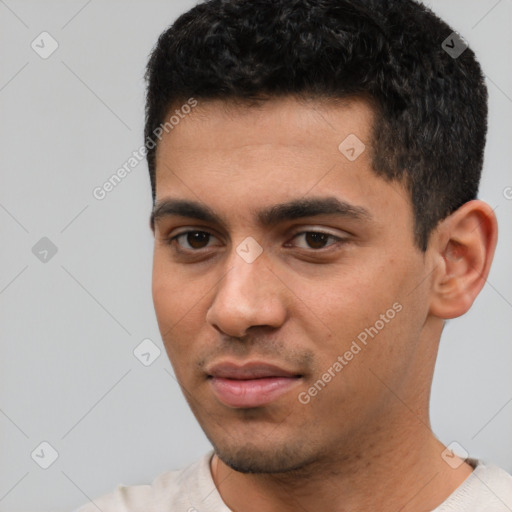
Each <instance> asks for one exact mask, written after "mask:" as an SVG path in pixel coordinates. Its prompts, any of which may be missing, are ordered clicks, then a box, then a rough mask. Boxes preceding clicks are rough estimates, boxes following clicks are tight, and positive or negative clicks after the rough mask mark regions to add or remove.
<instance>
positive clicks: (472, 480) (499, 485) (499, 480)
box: [434, 460, 512, 512]
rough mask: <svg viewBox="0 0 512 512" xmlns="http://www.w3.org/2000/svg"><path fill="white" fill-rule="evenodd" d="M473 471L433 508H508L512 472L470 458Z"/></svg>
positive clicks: (511, 506) (505, 511)
mask: <svg viewBox="0 0 512 512" xmlns="http://www.w3.org/2000/svg"><path fill="white" fill-rule="evenodd" d="M472 462H473V464H472V465H473V466H474V467H475V469H474V471H473V473H471V475H469V477H468V478H467V479H466V480H465V481H464V482H463V483H462V484H461V485H460V487H459V488H458V489H456V490H455V491H454V492H453V494H452V495H451V496H449V497H448V499H447V500H446V501H445V502H444V503H443V504H442V505H441V506H439V507H438V508H436V509H435V511H434V512H452V511H457V512H466V511H468V512H510V510H512V476H511V475H510V474H509V473H507V472H506V471H505V470H503V469H501V468H500V467H498V466H495V465H493V464H487V463H484V462H482V461H478V460H473V461H472Z"/></svg>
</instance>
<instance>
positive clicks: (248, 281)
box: [206, 251, 287, 337]
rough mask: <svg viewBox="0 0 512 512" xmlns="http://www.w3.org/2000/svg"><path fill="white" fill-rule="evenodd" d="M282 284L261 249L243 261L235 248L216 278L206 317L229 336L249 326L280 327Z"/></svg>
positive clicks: (283, 310)
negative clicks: (255, 257) (256, 256)
mask: <svg viewBox="0 0 512 512" xmlns="http://www.w3.org/2000/svg"><path fill="white" fill-rule="evenodd" d="M285 293H286V286H285V285H284V284H283V282H282V281H281V280H280V279H279V278H278V277H277V276H276V275H275V273H274V272H273V271H272V270H271V268H270V267H269V265H268V260H267V258H265V256H264V253H263V254H261V255H260V256H259V257H258V258H257V259H256V260H255V261H253V262H252V263H247V262H246V261H245V260H244V259H243V258H241V257H240V256H239V255H238V254H237V253H236V252H235V251H233V255H232V257H231V258H230V259H229V261H228V263H227V272H226V273H225V275H224V276H223V278H222V279H221V280H220V281H219V283H218V285H217V289H216V291H215V295H214V298H213V302H212V304H211V306H210V308H209V309H208V312H207V314H206V321H207V322H208V323H209V324H210V325H212V326H213V327H214V328H216V329H217V330H219V331H220V332H222V333H223V334H226V335H228V336H230V337H243V336H245V335H246V332H247V330H249V329H250V328H251V327H256V326H258V327H261V326H265V327H273V328H278V327H280V326H281V325H282V324H283V323H284V321H285V319H286V314H287V313H286V307H285Z"/></svg>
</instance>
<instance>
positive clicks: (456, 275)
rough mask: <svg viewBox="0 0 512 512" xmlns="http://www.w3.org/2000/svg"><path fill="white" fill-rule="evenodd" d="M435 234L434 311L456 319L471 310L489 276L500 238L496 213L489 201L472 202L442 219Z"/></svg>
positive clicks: (432, 302) (431, 244)
mask: <svg viewBox="0 0 512 512" xmlns="http://www.w3.org/2000/svg"><path fill="white" fill-rule="evenodd" d="M432 235H433V236H432V238H431V241H430V242H431V243H430V244H429V245H430V247H429V250H431V251H433V254H432V257H433V260H434V264H435V271H434V273H433V281H432V290H431V301H430V313H431V314H432V315H434V316H437V317H439V318H443V319H448V318H456V317H458V316H461V315H463V314H464V313H466V312H467V311H468V310H469V308H470V307H471V305H472V304H473V302H474V300H475V299H476V296H477V295H478V294H479V293H480V290H481V289H482V288H483V286H484V284H485V281H486V279H487V276H488V275H489V270H490V267H491V263H492V259H493V257H494V251H495V249H496V242H497V237H498V224H497V220H496V215H495V214H494V211H493V210H492V208H491V207H490V206H489V205H488V204H487V203H484V202H483V201H480V200H473V201H469V202H467V203H465V204H464V205H462V206H461V207H460V208H459V209H458V210H456V211H455V212H454V213H452V214H451V215H449V216H448V217H447V218H446V219H444V220H443V221H441V223H440V224H439V225H438V227H437V228H436V230H435V231H434V233H433V234H432Z"/></svg>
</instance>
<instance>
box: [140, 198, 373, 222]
mask: <svg viewBox="0 0 512 512" xmlns="http://www.w3.org/2000/svg"><path fill="white" fill-rule="evenodd" d="M318 215H336V216H339V217H344V218H350V219H353V220H370V219H372V215H371V214H370V212H369V211H368V210H367V209H366V208H364V207H362V206H356V205H352V204H350V203H348V202H346V201H342V200H340V199H338V198H336V197H316V198H308V199H304V198H301V199H296V200H293V201H290V202H287V203H280V204H275V205H272V206H270V207H266V208H263V209H261V210H258V211H256V218H257V219H258V223H259V224H260V225H261V226H263V227H269V226H272V225H275V224H278V223H281V222H284V221H288V220H294V219H300V218H303V217H315V216H318ZM171 216H180V217H188V218H191V219H197V220H201V221H204V222H209V223H212V224H218V225H220V226H222V227H224V228H225V227H226V225H225V222H224V221H223V220H222V218H221V217H220V216H219V215H217V214H216V213H215V212H214V211H213V210H212V209H211V208H209V207H208V206H205V205H203V204H201V203H198V202H196V201H190V200H187V199H163V200H161V201H157V202H156V204H155V206H154V208H153V211H152V212H151V217H150V224H151V228H152V229H153V228H154V224H155V222H157V221H158V220H159V219H162V218H165V217H171Z"/></svg>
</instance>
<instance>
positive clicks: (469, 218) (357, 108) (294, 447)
mask: <svg viewBox="0 0 512 512" xmlns="http://www.w3.org/2000/svg"><path fill="white" fill-rule="evenodd" d="M373 120H374V118H373V111H372V108H371V107H370V105H369V104H368V103H367V102H365V101H364V100H363V99H356V98H353V99H351V100H350V101H349V100H347V101H344V102H336V103H335V102H333V101H331V102H328V101H325V100H323V101H320V100H312V101H308V102H304V101H302V102H301V101H298V100H297V99H294V98H291V97H289V98H280V99H272V100H269V101H267V102H265V103H264V104H262V105H260V106H259V107H244V106H242V105H239V104H234V103H227V102H220V101H208V102H201V103H200V104H199V105H198V107H196V109H194V111H193V113H192V114H190V115H188V116H187V117H186V118H185V119H184V120H182V121H181V122H180V124H179V125H178V126H177V127H176V128H175V129H174V130H173V131H172V132H170V133H168V134H166V135H164V137H163V139H162V140H161V142H160V143H159V146H158V150H157V155H156V156H157V159H156V169H157V171H156V178H157V180H156V183H157V186H156V196H157V205H158V204H159V203H160V202H161V201H163V200H166V199H170V198H175V199H176V198H180V199H189V200H193V201H197V202H199V203H201V204H202V205H206V206H208V207H209V208H210V209H211V210H213V211H214V212H215V213H216V214H217V215H218V216H220V218H221V219H222V223H221V224H219V223H217V222H206V221H201V220H198V219H195V218H189V217H181V216H170V215H167V216H166V215H162V216H157V217H156V218H155V223H154V226H153V229H154V235H155V247H154V262H153V300H154V305H155V311H156V316H157V320H158V324H159V328H160V332H161V334H162V339H163V342H164V345H165V348H166V351H167V354H168V356H169V359H170V361H171V363H172V365H173V368H174V371H175V373H176V377H177V379H178V381H179V383H180V386H181V388H182V390H183V392H184V395H185V397H186V399H187V401H188V403H189V405H190V407H191V409H192V411H193V413H194V415H195V416H196V418H197V420H198V422H199V423H200V425H201V427H202V428H203V430H204V431H205V433H206V435H207V437H208V438H209V440H210V441H211V443H212V444H213V446H214V448H215V453H216V454H215V456H214V457H213V459H212V463H211V470H212V476H213V479H214V482H215V485H216V486H217V488H218V490H219V492H220V494H221V496H222V499H223V501H224V502H225V503H226V505H227V506H228V507H229V508H230V509H232V510H233V511H235V512H251V511H253V510H254V511H256V510H258V511H261V510H265V511H269V512H272V511H278V510H279V511H288V510H290V511H292V510H293V511H296V510H311V511H312V510H321V509H327V508H328V509H329V510H336V511H348V510H350V511H359V510H367V509H369V508H370V507H372V508H373V509H378V510H380V511H382V512H386V511H397V510H402V512H407V511H413V510H414V511H423V510H424V511H428V510H432V509H433V508H435V507H436V506H438V505H439V504H440V503H441V502H442V501H444V500H445V499H446V498H447V497H448V496H449V494H451V493H452V492H453V491H454V490H455V489H456V488H457V487H458V486H459V485H460V484H461V483H462V482H463V481H464V480H465V479H466V478H467V477H468V476H469V475H470V473H471V471H472V468H471V467H470V466H469V465H468V464H466V463H461V465H460V466H459V467H458V468H457V469H452V468H451V467H450V466H449V465H448V464H447V463H446V462H445V461H444V460H443V458H442V457H441V453H442V451H443V450H444V448H445V447H444V445H442V443H440V442H439V441H438V440H437V439H436V438H435V436H434V435H433V433H432V431H431V428H430V422H429V411H428V404H429V396H430V387H431V382H432V376H433V371H434V364H435V360H436V356H437V349H438V344H439V339H440V336H441V332H442V329H443V325H444V319H447V318H455V317H457V316H460V315H462V314H464V313H465V312H466V311H467V310H468V309H469V307H470V306H471V304H472V303H473V301H474V299H475V297H476V296H477V294H478V293H479V291H480V289H481V288H482V286H483V285H484V283H485V278H486V277H487V275H488V272H489V267H490V264H491V261H492V257H493V254H494V249H495V246H496V236H497V234H496V233H497V227H496V218H495V216H494V214H493V212H492V209H491V208H490V207H489V206H488V205H487V204H486V203H483V202H482V201H471V202H469V203H466V204H465V205H464V206H462V207H461V208H460V209H459V210H457V211H456V212H455V213H454V214H452V215H450V216H449V217H448V218H446V219H445V220H444V221H442V222H441V223H440V224H439V225H438V227H437V229H436V230H435V232H434V233H433V234H432V236H431V239H430V241H429V246H428V250H427V251H426V252H422V251H420V250H419V249H418V248H417V246H416V245H415V243H414V238H413V227H414V219H413V213H412V207H411V202H410V198H409V195H408V194H407V192H406V191H405V189H404V188H403V187H402V185H401V184H399V183H397V182H386V181H385V180H383V179H382V178H380V177H378V176H376V175H375V174H374V172H373V171H372V169H371V137H370V133H371V127H372V123H373ZM349 134H355V135H356V136H357V137H358V138H359V139H360V140H361V141H362V142H364V144H365V145H366V149H365V150H364V151H363V153H362V154H361V155H360V156H359V157H358V158H357V159H356V160H355V161H349V160H348V159H347V158H346V157H345V156H344V155H343V154H342V153H341V152H340V151H339V149H338V146H339V144H340V143H341V142H342V141H343V140H344V139H345V138H346V137H347V136H348V135H349ZM325 196H331V197H333V196H334V197H336V198H338V199H339V200H342V201H345V202H348V203H350V204H351V205H353V206H356V207H360V208H364V209H365V210H366V211H367V213H368V215H366V216H365V217H362V218H357V219H355V218H351V217H349V216H336V215H332V214H327V215H326V214H324V215H319V216H314V217H305V218H299V219H294V220H285V221H283V222H281V223H278V224H273V225H271V226H263V225H260V224H259V223H258V219H257V217H256V214H255V213H254V212H255V211H256V210H259V209H260V208H264V207H268V206H271V205H274V204H277V203H284V202H288V201H291V200H295V199H300V198H318V197H325ZM187 230H197V231H203V232H206V233H207V234H209V235H210V236H208V235H206V236H205V235H203V238H202V239H201V238H199V241H198V240H197V238H194V237H190V236H189V237H187V236H183V237H181V238H180V239H174V240H173V241H172V242H171V243H169V242H168V240H169V239H170V238H172V237H175V236H177V235H178V234H182V233H184V232H186V231H187ZM311 231H313V232H318V231H320V232H324V233H328V234H329V235H333V236H334V237H339V239H341V241H339V240H338V239H337V238H331V237H326V238H324V239H322V238H321V237H320V239H319V238H318V236H317V237H316V238H315V236H314V235H313V236H311V235H307V234H305V233H304V232H306V233H310V232H311ZM301 233H302V234H301ZM249 236H250V237H253V238H254V239H255V240H256V241H257V242H258V244H259V245H260V246H261V248H262V250H263V252H262V253H261V255H260V256H259V257H258V258H257V259H256V260H255V261H253V262H252V263H247V261H245V260H244V259H243V258H242V257H240V255H239V254H238V253H237V251H236V249H237V247H238V246H239V245H240V244H241V243H242V242H243V241H244V240H245V239H246V237H249ZM196 237H197V234H196ZM179 250H181V251H182V252H181V253H180V252H178V251H179ZM194 251H195V252H194ZM396 303H398V304H399V305H400V306H401V307H402V309H401V311H400V312H398V313H396V315H395V316H394V318H393V319H391V320H389V321H388V322H386V323H385V326H384V327H383V328H382V329H381V330H379V332H378V334H377V335H376V336H375V337H374V338H373V339H372V338H369V341H368V343H367V345H366V346H364V348H363V349H362V350H361V351H360V352H359V353H357V355H355V356H354V357H353V359H351V360H350V361H348V362H347V363H348V364H347V365H346V366H344V367H343V369H342V371H341V372H339V373H337V374H336V376H335V377H333V378H332V379H331V380H330V382H329V383H328V384H327V385H326V386H325V387H324V388H323V389H321V391H319V392H318V393H317V394H316V396H314V397H311V400H310V401H309V402H308V403H307V404H303V403H301V402H300V401H299V400H298V395H299V393H301V392H303V393H304V392H307V391H308V389H310V388H311V386H313V384H314V383H315V382H316V381H318V379H319V378H321V377H322V375H323V374H325V372H327V371H328V369H329V368H332V366H333V363H334V362H335V361H337V358H338V356H340V355H341V356H343V354H344V353H345V352H346V351H347V350H349V348H350V346H351V344H352V343H353V341H354V340H356V339H357V336H358V334H360V333H361V332H362V331H364V329H365V328H369V327H370V326H374V325H375V324H376V321H377V320H379V319H380V318H381V315H382V314H385V313H386V311H387V310H389V309H390V308H392V306H393V304H396ZM223 360H230V361H235V362H237V363H238V364H243V363H244V362H246V361H253V360H258V361H265V362H268V363H272V364H275V365H277V366H280V367H282V368H285V369H287V370H290V371H293V372H294V373H296V374H300V375H302V377H301V379H299V380H298V381H297V382H296V384H295V385H294V386H293V387H292V388H291V389H289V390H288V391H287V392H286V393H285V394H283V395H281V396H279V397H278V398H277V399H276V400H275V401H273V402H272V403H270V404H268V405H265V406H261V407H252V408H237V407H229V406H226V405H224V404H223V403H221V402H220V401H219V400H218V399H217V397H216V396H215V395H214V393H213V391H212V386H211V382H210V381H209V379H208V378H207V374H206V373H205V369H207V368H209V366H211V364H212V363H214V362H219V361H223Z"/></svg>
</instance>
